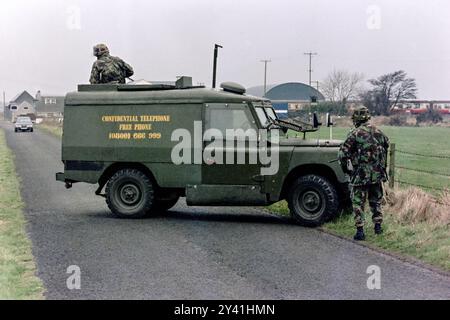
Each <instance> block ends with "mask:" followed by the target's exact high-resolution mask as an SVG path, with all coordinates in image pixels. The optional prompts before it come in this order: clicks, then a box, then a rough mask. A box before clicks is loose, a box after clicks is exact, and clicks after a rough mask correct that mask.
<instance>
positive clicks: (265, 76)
mask: <svg viewBox="0 0 450 320" xmlns="http://www.w3.org/2000/svg"><path fill="white" fill-rule="evenodd" d="M261 62H263V63H264V97H265V96H266V93H267V63H269V62H272V61H271V60H261Z"/></svg>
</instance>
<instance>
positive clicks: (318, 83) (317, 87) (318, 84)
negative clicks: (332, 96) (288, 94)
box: [312, 81, 320, 91]
mask: <svg viewBox="0 0 450 320" xmlns="http://www.w3.org/2000/svg"><path fill="white" fill-rule="evenodd" d="M312 83H315V84H316V89H317V91H320V90H319V86H320V82H319V81H312Z"/></svg>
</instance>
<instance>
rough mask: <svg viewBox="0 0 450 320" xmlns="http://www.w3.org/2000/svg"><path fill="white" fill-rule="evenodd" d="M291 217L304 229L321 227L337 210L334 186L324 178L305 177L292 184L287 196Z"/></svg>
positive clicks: (336, 196) (311, 175) (337, 201)
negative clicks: (304, 227)
mask: <svg viewBox="0 0 450 320" xmlns="http://www.w3.org/2000/svg"><path fill="white" fill-rule="evenodd" d="M288 203H289V209H290V211H291V215H292V217H293V218H294V219H295V221H296V222H298V223H299V224H301V225H303V226H306V227H317V226H320V225H322V224H323V223H324V222H325V221H326V220H327V219H328V218H329V217H332V216H335V215H336V214H337V213H338V210H339V198H338V194H337V191H336V188H335V186H334V185H333V184H332V183H330V182H329V181H328V180H327V179H325V178H324V177H321V176H318V175H313V174H310V175H306V176H302V177H300V178H298V179H297V180H295V181H294V183H293V184H292V186H291V188H290V191H289V195H288Z"/></svg>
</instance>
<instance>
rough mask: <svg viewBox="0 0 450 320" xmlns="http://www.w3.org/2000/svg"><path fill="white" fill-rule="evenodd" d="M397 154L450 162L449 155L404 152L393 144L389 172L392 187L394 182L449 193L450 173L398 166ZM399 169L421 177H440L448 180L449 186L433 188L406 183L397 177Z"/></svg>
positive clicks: (415, 183) (410, 182) (420, 184)
mask: <svg viewBox="0 0 450 320" xmlns="http://www.w3.org/2000/svg"><path fill="white" fill-rule="evenodd" d="M396 153H399V154H405V155H410V156H415V157H424V158H430V159H449V160H450V156H449V155H443V154H424V153H418V152H411V151H404V150H399V149H396V148H395V144H393V145H392V146H391V152H390V170H389V176H390V179H391V186H393V184H394V182H395V183H398V184H401V185H409V186H415V187H419V188H423V189H427V190H433V191H441V192H442V191H449V190H450V179H448V178H450V172H442V171H434V170H431V169H419V168H413V167H410V166H404V165H398V164H396V160H395V158H396ZM397 169H401V170H405V171H410V172H415V173H418V174H421V175H431V176H439V177H440V178H441V179H445V180H447V179H448V184H446V183H444V185H445V184H446V186H444V187H440V186H439V187H438V186H435V185H433V186H431V185H426V184H423V183H417V182H413V181H406V180H404V179H399V178H398V177H397V176H398V174H397V172H396V171H397Z"/></svg>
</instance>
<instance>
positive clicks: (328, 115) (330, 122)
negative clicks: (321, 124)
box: [326, 113, 334, 128]
mask: <svg viewBox="0 0 450 320" xmlns="http://www.w3.org/2000/svg"><path fill="white" fill-rule="evenodd" d="M326 123H327V127H328V128H329V127H331V126H333V125H334V123H333V117H332V116H331V114H329V113H327V116H326Z"/></svg>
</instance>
